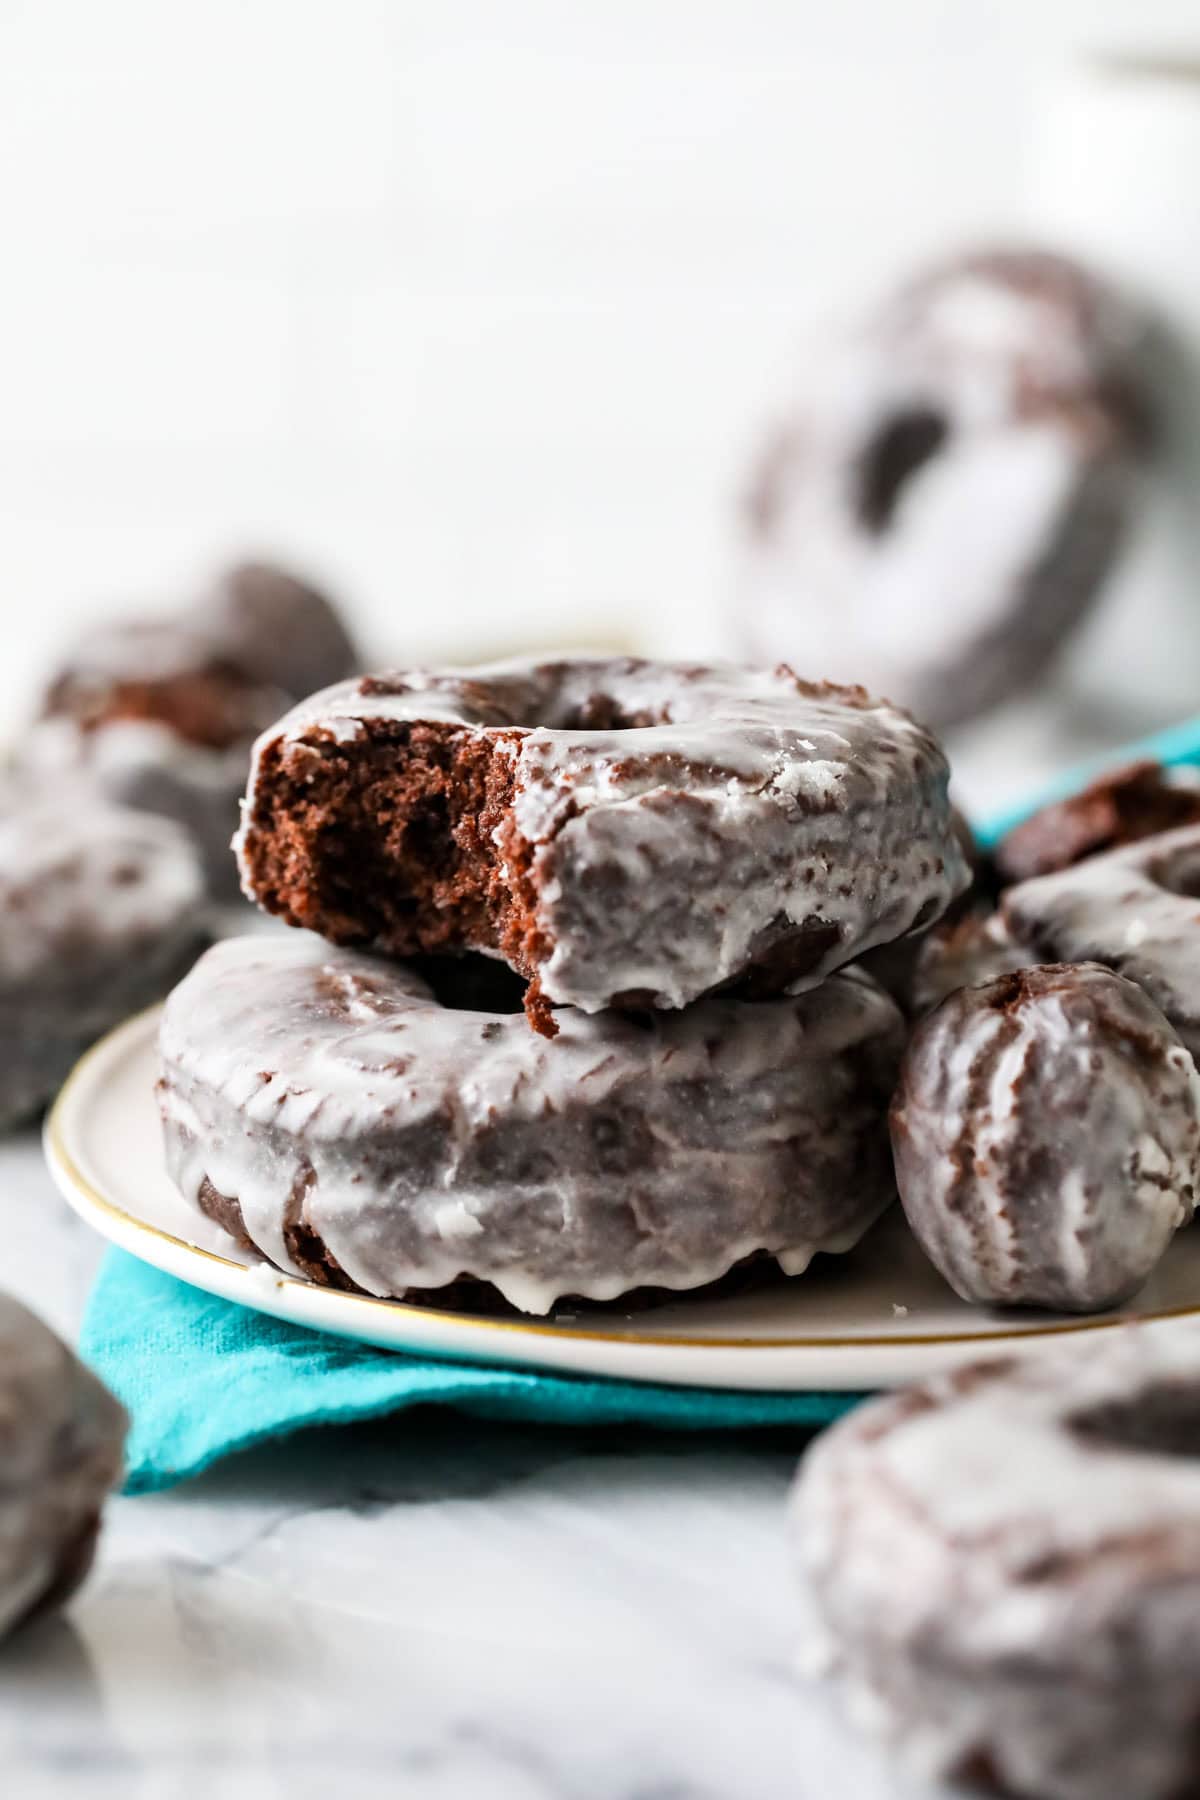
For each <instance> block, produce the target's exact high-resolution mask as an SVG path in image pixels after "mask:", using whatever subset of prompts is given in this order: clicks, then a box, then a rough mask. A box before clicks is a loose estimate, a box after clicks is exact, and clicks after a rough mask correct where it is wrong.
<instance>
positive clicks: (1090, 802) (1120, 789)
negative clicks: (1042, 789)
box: [995, 761, 1200, 887]
mask: <svg viewBox="0 0 1200 1800" xmlns="http://www.w3.org/2000/svg"><path fill="white" fill-rule="evenodd" d="M1196 824H1200V781H1197V778H1196V771H1195V770H1194V769H1179V770H1171V769H1164V768H1163V766H1162V764H1161V763H1157V762H1153V761H1142V762H1135V763H1129V764H1127V765H1126V767H1124V768H1122V769H1115V770H1112V771H1111V772H1110V773H1109V774H1107V775H1101V776H1100V777H1099V778H1098V779H1097V780H1095V781H1093V782H1090V783H1089V784H1088V786H1087V787H1084V788H1081V789H1080V790H1079V792H1078V793H1075V794H1070V795H1068V797H1067V798H1066V799H1065V800H1057V801H1055V802H1054V803H1053V804H1052V805H1050V806H1043V807H1041V808H1040V809H1039V811H1037V812H1035V813H1033V814H1032V815H1031V816H1030V817H1029V818H1028V819H1026V820H1025V821H1024V822H1023V823H1022V824H1020V825H1017V826H1016V827H1014V829H1013V830H1012V831H1010V832H1009V833H1008V835H1007V836H1006V837H1004V838H1002V839H1001V841H1000V843H999V844H998V845H997V846H996V852H995V859H996V869H997V872H998V874H999V876H1000V879H1001V881H1002V883H1003V884H1004V886H1006V887H1008V886H1011V885H1013V884H1015V883H1016V882H1019V881H1031V880H1033V879H1034V877H1036V876H1038V875H1053V874H1055V873H1056V872H1057V871H1058V870H1059V869H1069V868H1070V867H1071V866H1072V865H1073V864H1074V863H1077V862H1083V861H1084V859H1085V858H1086V857H1089V856H1096V855H1099V853H1100V852H1101V851H1104V850H1115V849H1118V848H1119V847H1120V846H1121V845H1122V844H1135V843H1138V842H1140V840H1141V839H1142V838H1148V837H1157V836H1158V834H1159V833H1160V832H1163V831H1171V830H1174V829H1175V828H1176V827H1178V826H1181V825H1196Z"/></svg>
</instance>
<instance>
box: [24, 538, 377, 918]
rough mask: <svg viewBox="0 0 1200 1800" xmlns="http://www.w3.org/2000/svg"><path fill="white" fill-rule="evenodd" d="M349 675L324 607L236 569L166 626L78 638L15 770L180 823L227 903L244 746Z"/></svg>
mask: <svg viewBox="0 0 1200 1800" xmlns="http://www.w3.org/2000/svg"><path fill="white" fill-rule="evenodd" d="M355 666H356V657H355V652H354V647H353V645H352V643H351V642H350V639H349V637H348V635H347V634H346V631H345V628H344V627H343V625H342V623H341V621H340V619H339V617H338V615H337V613H336V611H335V610H334V608H333V607H332V605H331V603H330V602H329V601H328V600H326V599H325V598H324V597H323V596H322V595H321V594H319V593H317V592H316V591H315V590H314V589H312V588H309V587H307V586H305V584H304V583H302V582H299V581H297V580H295V578H294V577H292V576H289V575H286V574H285V573H284V572H283V571H282V570H276V569H271V568H269V567H267V566H265V565H262V564H256V563H248V564H244V565H241V566H239V567H237V568H234V569H232V570H230V571H229V572H228V573H227V574H226V575H223V576H222V577H220V578H219V579H218V580H217V581H215V582H214V583H213V584H212V585H211V586H210V587H209V588H208V589H207V590H205V591H204V592H203V593H202V594H201V595H200V597H199V598H198V599H196V600H194V601H191V602H189V603H188V604H187V605H186V606H185V607H183V608H182V609H181V610H180V611H179V612H177V613H176V614H174V615H172V616H170V617H166V618H162V619H142V620H138V619H134V620H124V621H118V622H116V623H108V624H104V625H100V626H98V627H96V628H95V629H94V630H92V631H91V632H89V633H87V634H85V635H84V636H83V637H82V638H81V640H80V641H79V642H78V643H77V644H76V646H75V648H74V650H73V651H72V653H71V655H70V657H69V658H68V659H67V660H66V662H65V663H64V664H63V665H62V667H61V668H60V669H59V670H58V672H57V674H56V675H55V676H54V678H53V679H52V681H51V682H50V685H49V687H48V689H47V691H46V695H45V698H44V700H43V704H42V717H41V720H40V721H39V722H38V723H37V724H36V725H35V727H34V728H33V730H32V732H31V733H30V734H29V735H28V736H27V738H26V740H25V743H24V745H23V746H22V750H21V761H22V762H23V763H24V764H25V765H26V766H27V767H30V768H32V769H34V770H35V771H37V772H42V773H51V772H57V771H60V770H66V771H71V770H80V771H83V772H85V773H87V774H88V775H89V776H90V777H92V778H93V779H95V780H97V781H98V782H99V784H100V785H101V786H102V787H103V789H104V791H105V792H106V793H107V794H108V795H109V796H110V797H111V798H112V799H115V800H117V801H118V802H120V803H121V804H123V805H128V806H135V807H138V808H140V809H143V810H145V811H147V812H155V813H161V814H163V815H164V816H165V817H167V818H172V819H176V820H178V821H179V823H180V824H182V825H183V826H184V827H185V829H186V830H187V831H188V832H189V833H190V834H191V836H192V837H193V838H194V839H195V841H196V843H197V845H198V846H199V848H200V850H201V854H202V855H203V858H204V862H205V867H206V871H207V875H208V880H209V884H210V886H211V888H212V890H213V892H214V894H216V895H217V896H218V897H220V898H223V899H232V898H234V897H235V896H236V894H237V891H238V881H237V865H236V864H235V862H234V859H233V855H232V853H231V851H230V848H229V840H230V838H231V837H232V835H233V831H234V828H235V826H236V824H237V807H238V801H239V800H240V798H241V794H242V791H243V789H244V787H245V782H246V770H247V767H248V765H249V760H250V747H251V745H252V744H253V742H254V739H255V738H256V737H257V736H258V734H259V732H261V731H262V730H264V729H265V728H266V726H268V725H269V724H270V723H271V721H272V720H273V719H276V718H278V716H279V714H280V712H281V711H282V710H283V709H284V708H285V707H287V706H288V705H289V704H291V702H292V701H294V700H298V699H300V698H301V697H302V696H303V695H305V694H307V693H310V692H311V691H312V689H313V688H315V687H321V686H325V685H327V684H328V683H329V682H331V681H336V680H338V679H339V678H340V677H342V676H344V675H346V674H348V673H349V672H350V671H351V670H352V669H353V668H354V667H355Z"/></svg>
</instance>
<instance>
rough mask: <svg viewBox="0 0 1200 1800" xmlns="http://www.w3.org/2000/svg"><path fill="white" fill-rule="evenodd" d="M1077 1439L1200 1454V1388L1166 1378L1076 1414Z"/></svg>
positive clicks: (1102, 1444)
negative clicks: (1140, 1390)
mask: <svg viewBox="0 0 1200 1800" xmlns="http://www.w3.org/2000/svg"><path fill="white" fill-rule="evenodd" d="M1070 1428H1071V1430H1072V1431H1073V1432H1074V1433H1075V1435H1076V1437H1080V1438H1083V1439H1084V1441H1085V1442H1089V1443H1094V1444H1098V1445H1099V1446H1100V1447H1101V1448H1106V1449H1113V1450H1140V1451H1143V1452H1144V1453H1145V1454H1147V1455H1149V1456H1200V1386H1196V1385H1194V1384H1192V1383H1187V1384H1185V1383H1183V1382H1181V1381H1180V1382H1174V1381H1162V1382H1157V1383H1155V1384H1154V1385H1152V1386H1150V1387H1148V1388H1145V1389H1143V1390H1142V1392H1141V1393H1140V1394H1138V1395H1137V1396H1135V1397H1133V1398H1130V1399H1121V1400H1113V1401H1109V1402H1107V1403H1106V1404H1105V1405H1102V1406H1095V1407H1091V1408H1089V1409H1088V1410H1087V1411H1085V1412H1080V1413H1076V1414H1075V1415H1074V1417H1073V1418H1072V1419H1071V1420H1070Z"/></svg>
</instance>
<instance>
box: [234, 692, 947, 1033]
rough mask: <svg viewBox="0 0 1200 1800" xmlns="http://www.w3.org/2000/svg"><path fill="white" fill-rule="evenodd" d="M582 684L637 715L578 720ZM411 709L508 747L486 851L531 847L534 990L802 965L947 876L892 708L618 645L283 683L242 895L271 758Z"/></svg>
mask: <svg viewBox="0 0 1200 1800" xmlns="http://www.w3.org/2000/svg"><path fill="white" fill-rule="evenodd" d="M597 696H602V697H603V699H604V701H605V702H606V703H613V704H615V706H616V707H617V708H618V709H619V712H620V714H621V715H622V716H624V717H627V718H630V719H634V720H638V721H645V720H653V721H654V722H653V723H650V722H639V723H637V724H635V725H634V726H633V727H632V728H628V729H601V728H597V727H595V726H588V725H586V724H585V725H580V724H578V723H576V721H578V720H579V719H580V718H581V717H586V716H587V714H588V709H589V708H590V707H592V706H593V705H594V703H595V700H596V697H597ZM420 721H441V722H443V723H446V724H450V725H452V726H457V727H460V728H461V730H462V731H463V732H464V733H470V734H478V735H480V736H482V737H486V738H487V739H488V740H489V742H490V743H491V745H492V747H493V754H494V755H496V756H499V757H501V758H503V759H505V760H506V761H507V762H508V763H509V764H510V765H511V769H512V772H513V776H514V797H513V800H512V805H511V819H510V820H508V821H506V823H505V826H504V827H502V828H497V832H496V842H497V848H498V853H499V854H500V855H501V857H502V858H503V857H505V856H507V857H508V858H509V859H510V861H511V859H512V858H513V857H515V856H517V855H518V853H520V855H521V856H524V855H526V854H528V855H529V859H530V877H531V880H532V883H533V886H534V888H535V890H536V923H537V927H538V931H539V933H540V934H541V937H542V941H543V942H544V943H545V944H547V945H548V946H549V948H548V951H547V952H546V953H545V954H544V956H543V960H542V961H541V962H540V963H539V965H538V968H537V973H538V975H539V977H540V980H541V987H542V992H543V993H544V994H545V995H546V996H547V997H548V998H549V999H550V1000H551V1001H554V1002H559V1003H562V1004H566V1005H571V1006H577V1007H579V1008H581V1009H582V1010H584V1011H587V1012H595V1011H599V1010H601V1009H602V1008H604V1007H607V1006H609V1005H610V1004H611V1003H612V1002H613V1000H614V999H616V998H619V997H620V996H622V995H624V994H638V995H639V996H645V997H647V998H648V999H649V1002H650V1004H653V1005H655V1006H659V1007H664V1008H674V1007H682V1006H686V1005H688V1004H689V1003H690V1002H691V1001H693V1000H695V999H696V998H697V997H698V996H700V995H702V994H705V993H707V992H709V991H711V990H712V989H713V988H716V987H719V986H720V985H721V984H723V983H725V982H728V981H730V980H733V979H736V978H737V977H738V976H739V975H741V974H742V973H744V972H745V971H746V970H747V968H749V967H751V966H752V965H753V964H754V963H755V961H756V960H758V959H761V958H763V957H764V956H765V955H767V954H769V952H770V951H771V950H772V949H776V950H782V948H783V947H784V946H786V945H788V944H789V943H790V944H792V945H795V944H797V943H803V944H804V948H805V956H804V959H803V979H804V981H805V982H806V984H807V985H809V986H815V985H817V984H818V983H819V982H820V981H821V980H822V979H823V977H824V976H825V975H827V974H829V973H830V972H831V971H832V970H833V969H835V968H838V967H840V966H841V965H842V964H843V963H845V962H848V961H850V960H851V959H852V958H854V957H856V956H858V955H861V954H862V952H863V951H865V950H868V949H870V948H871V947H872V946H873V945H876V944H880V943H884V942H888V941H890V940H892V939H893V938H896V937H899V936H901V935H903V933H905V932H906V931H908V930H909V929H910V928H911V927H912V926H913V925H914V923H915V922H917V921H918V920H920V921H921V922H924V923H927V922H928V921H929V920H930V919H932V918H935V917H937V916H939V915H940V914H941V913H942V912H943V911H944V909H945V907H946V906H947V905H948V904H949V902H950V901H951V900H952V899H953V898H954V897H955V896H956V895H957V894H958V893H959V892H960V891H961V890H962V889H963V887H965V886H966V884H967V880H968V872H967V869H966V866H965V864H964V861H963V857H962V852H961V848H960V846H959V844H958V842H957V840H956V838H955V836H954V833H953V829H952V826H951V822H950V811H949V806H948V802H947V798H946V783H947V768H946V763H945V759H944V757H943V755H942V752H941V750H940V748H939V746H938V745H937V743H936V741H935V740H934V739H933V738H932V737H931V735H930V734H929V733H928V732H927V731H926V730H924V728H923V727H921V726H920V725H918V724H916V723H915V722H914V721H913V720H912V719H910V718H909V717H908V715H907V714H905V713H903V712H900V711H898V710H897V709H896V708H894V707H891V706H889V705H888V704H887V703H885V702H879V701H872V700H870V699H868V697H867V696H866V695H865V694H863V693H862V692H861V690H857V689H845V690H843V689H833V688H826V687H824V686H813V685H810V684H807V683H804V682H801V681H797V680H796V678H795V677H794V676H793V675H792V674H791V673H790V671H788V670H784V669H780V670H777V671H773V672H772V671H766V670H751V669H740V668H735V667H731V666H730V667H719V668H705V667H696V666H691V665H687V664H671V663H651V662H642V661H637V660H633V659H628V658H626V659H621V660H614V659H609V660H601V659H582V660H576V661H572V662H559V663H542V664H537V663H530V662H512V663H505V664H496V665H492V666H488V667H481V668H477V669H458V670H446V671H440V672H438V671H429V670H418V671H414V672H404V673H397V674H395V675H387V676H380V677H377V678H372V679H371V680H369V681H367V682H362V683H360V682H349V683H345V684H343V685H342V686H340V687H336V688H332V689H330V690H328V691H327V692H325V693H323V694H319V695H316V696H314V697H313V698H312V699H311V700H308V701H306V702H304V703H302V704H301V705H300V706H299V707H297V708H295V709H294V711H292V712H291V713H289V714H288V715H287V717H285V718H284V719H283V720H282V721H281V722H280V723H279V724H278V725H277V726H275V727H273V728H272V729H271V730H270V731H268V732H266V733H265V734H264V735H263V736H262V737H261V738H260V739H259V742H258V744H257V746H256V748H255V756H254V766H253V770H252V773H251V778H250V785H249V789H248V793H247V800H246V806H245V808H244V814H243V828H242V832H241V834H240V838H239V854H240V859H241V866H242V871H243V882H244V884H245V887H246V892H247V894H248V895H249V896H250V897H251V898H254V897H255V881H254V873H253V852H254V849H255V845H256V842H257V840H258V834H259V833H263V834H264V835H265V834H266V833H267V832H268V830H269V824H270V817H271V803H272V795H271V786H270V784H271V770H272V769H273V768H274V767H275V766H276V765H280V766H282V767H284V768H285V769H286V768H289V767H290V766H291V764H292V761H293V760H294V761H295V766H296V767H297V768H299V767H300V766H301V759H303V757H304V756H306V755H309V754H311V753H312V752H313V751H314V749H317V750H319V747H320V746H321V745H322V744H323V743H326V742H329V741H332V742H334V743H336V744H337V745H338V746H339V747H341V748H342V750H344V751H345V752H346V753H347V755H348V756H349V758H350V759H351V760H352V758H353V750H354V746H355V744H356V743H361V744H362V745H363V746H364V747H365V746H367V745H368V744H369V743H370V741H371V737H372V732H373V730H375V729H378V728H379V727H381V726H382V725H384V724H386V723H389V722H390V723H394V722H401V723H405V722H413V723H416V722H420ZM814 933H816V934H818V937H817V938H814V937H813V936H812V934H814ZM806 934H808V936H807V937H806ZM820 934H825V935H824V937H821V936H820ZM809 943H811V945H812V947H811V950H810V949H809V948H808V946H809ZM478 947H481V948H487V947H489V945H487V944H484V943H483V942H479V945H478Z"/></svg>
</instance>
